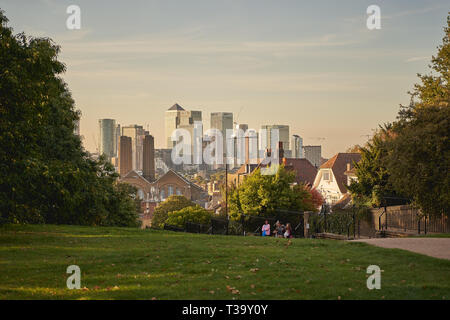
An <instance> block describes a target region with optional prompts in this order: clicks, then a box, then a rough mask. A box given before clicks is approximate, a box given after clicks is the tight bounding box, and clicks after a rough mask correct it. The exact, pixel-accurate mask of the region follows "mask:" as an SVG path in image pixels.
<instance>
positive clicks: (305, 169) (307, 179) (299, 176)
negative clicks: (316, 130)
mask: <svg viewBox="0 0 450 320" xmlns="http://www.w3.org/2000/svg"><path fill="white" fill-rule="evenodd" d="M277 151H278V159H279V164H284V167H285V168H286V170H292V171H294V173H295V182H296V183H297V184H305V185H309V186H312V185H313V183H314V178H315V177H316V174H317V169H316V167H314V166H313V165H312V164H311V162H309V160H307V159H305V158H285V157H284V150H283V145H282V143H281V142H280V145H279V148H278V150H277ZM266 152H267V153H268V152H270V151H266ZM263 162H264V161H261V162H259V163H258V164H250V163H248V162H246V163H245V164H243V165H242V166H241V167H240V168H239V169H238V170H236V171H234V172H231V173H229V174H228V184H234V185H235V186H239V185H240V184H241V183H242V182H243V181H244V179H245V178H246V177H247V176H248V175H250V174H252V173H253V171H255V169H258V168H261V167H264V166H266V165H263V164H262V163H263ZM269 165H270V164H269Z"/></svg>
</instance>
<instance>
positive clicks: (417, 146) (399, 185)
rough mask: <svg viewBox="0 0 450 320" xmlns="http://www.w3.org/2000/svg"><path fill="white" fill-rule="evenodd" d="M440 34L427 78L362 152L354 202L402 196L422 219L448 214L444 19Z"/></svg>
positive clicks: (449, 118)
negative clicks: (425, 215) (360, 198)
mask: <svg viewBox="0 0 450 320" xmlns="http://www.w3.org/2000/svg"><path fill="white" fill-rule="evenodd" d="M444 31H445V35H444V38H443V42H442V44H441V45H439V46H438V53H437V55H436V56H433V57H432V59H431V64H430V65H429V67H430V69H431V72H430V73H429V74H426V75H422V74H418V77H419V80H420V82H419V83H417V84H416V85H414V89H413V91H412V92H410V95H411V103H410V104H409V105H407V106H403V105H401V106H400V110H399V113H398V117H397V120H396V121H394V122H393V123H391V124H388V125H386V126H385V127H384V128H383V129H382V130H381V131H380V132H378V134H376V135H375V136H374V137H373V138H372V140H371V141H370V142H369V143H368V145H367V146H366V147H365V148H363V149H362V160H361V162H360V163H358V164H357V165H356V169H357V177H358V182H357V183H354V184H352V186H351V187H350V190H351V191H352V193H353V194H354V195H356V196H357V197H370V198H371V204H372V205H379V204H380V199H382V198H385V197H386V196H389V195H396V196H398V195H403V196H405V197H407V198H409V199H411V200H412V201H413V203H414V204H415V205H416V206H418V207H419V208H420V209H421V210H422V212H423V213H425V214H436V215H439V214H443V213H444V214H449V209H450V190H449V188H450V177H449V172H450V170H449V169H450V142H449V133H450V109H449V107H450V105H449V104H450V91H449V75H450V73H449V67H450V16H448V17H447V26H446V27H445V28H444Z"/></svg>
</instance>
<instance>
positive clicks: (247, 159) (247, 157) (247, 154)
mask: <svg viewBox="0 0 450 320" xmlns="http://www.w3.org/2000/svg"><path fill="white" fill-rule="evenodd" d="M244 139H245V140H244V141H245V163H250V137H249V136H248V135H247V136H245V138H244Z"/></svg>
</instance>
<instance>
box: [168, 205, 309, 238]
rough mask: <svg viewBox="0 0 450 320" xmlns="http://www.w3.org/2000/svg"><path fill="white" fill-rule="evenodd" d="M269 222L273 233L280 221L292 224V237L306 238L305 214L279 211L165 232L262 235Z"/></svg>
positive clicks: (192, 225)
mask: <svg viewBox="0 0 450 320" xmlns="http://www.w3.org/2000/svg"><path fill="white" fill-rule="evenodd" d="M266 220H267V221H268V222H269V224H270V225H271V231H273V230H274V229H275V224H276V222H277V221H279V222H280V223H281V224H284V225H286V224H287V223H290V224H291V227H292V236H293V237H296V238H302V237H304V214H303V212H294V211H286V210H278V211H276V212H275V213H274V214H273V215H272V216H270V217H261V216H252V215H241V217H240V219H239V220H227V219H220V218H212V219H211V223H209V224H198V223H193V222H187V223H186V224H185V226H184V228H181V227H179V226H172V225H167V224H165V225H164V230H170V231H178V232H189V233H204V234H221V235H243V236H246V235H258V236H260V235H261V233H262V232H261V227H262V226H263V224H264V223H265V221H266Z"/></svg>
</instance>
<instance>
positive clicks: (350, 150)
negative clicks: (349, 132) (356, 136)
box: [345, 144, 362, 153]
mask: <svg viewBox="0 0 450 320" xmlns="http://www.w3.org/2000/svg"><path fill="white" fill-rule="evenodd" d="M361 150H362V147H361V146H360V145H359V144H355V145H353V146H351V147H348V148H347V150H345V152H348V153H361Z"/></svg>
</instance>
